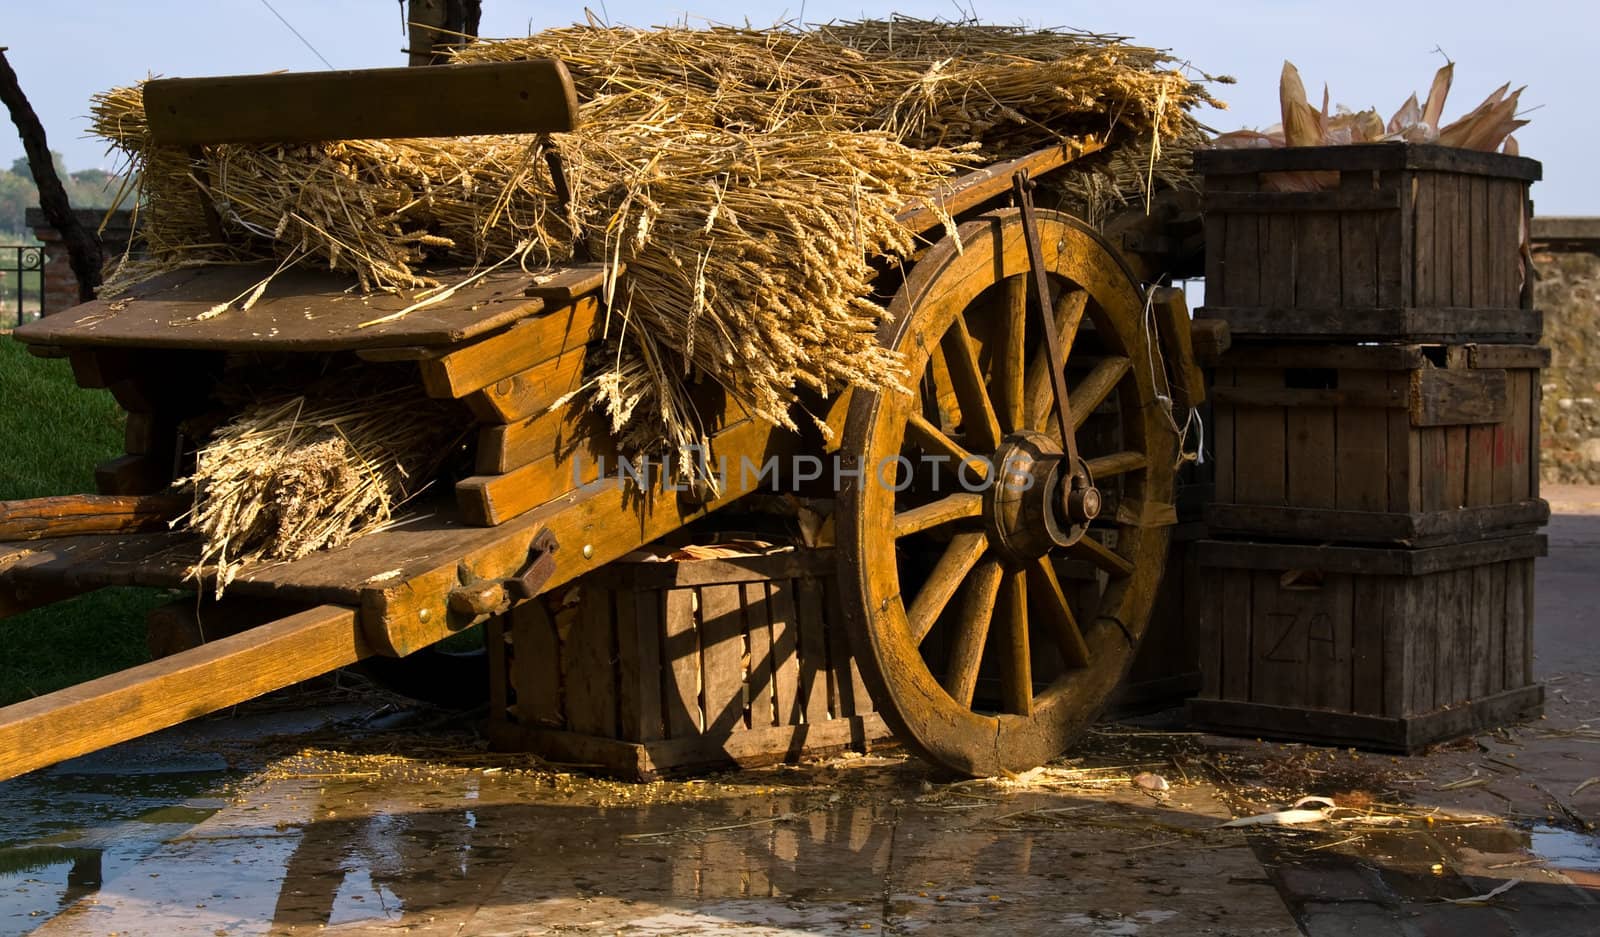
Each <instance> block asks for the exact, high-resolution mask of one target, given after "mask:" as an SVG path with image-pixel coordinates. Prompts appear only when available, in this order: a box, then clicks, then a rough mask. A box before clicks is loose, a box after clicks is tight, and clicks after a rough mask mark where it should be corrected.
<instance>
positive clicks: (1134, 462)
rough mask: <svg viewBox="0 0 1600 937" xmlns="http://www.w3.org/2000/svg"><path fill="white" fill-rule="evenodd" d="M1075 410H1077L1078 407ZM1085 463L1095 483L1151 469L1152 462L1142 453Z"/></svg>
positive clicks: (1130, 453) (1110, 456)
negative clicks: (1115, 476)
mask: <svg viewBox="0 0 1600 937" xmlns="http://www.w3.org/2000/svg"><path fill="white" fill-rule="evenodd" d="M1073 409H1074V410H1076V409H1077V407H1073ZM1084 462H1085V463H1087V464H1088V466H1089V474H1090V475H1092V476H1094V479H1095V481H1099V480H1100V479H1102V478H1110V477H1111V476H1112V475H1122V474H1124V473H1126V472H1137V471H1138V470H1140V469H1142V468H1149V467H1150V460H1149V459H1147V458H1145V455H1144V453H1142V452H1113V453H1111V454H1110V455H1101V456H1095V457H1094V458H1092V459H1085V460H1084Z"/></svg>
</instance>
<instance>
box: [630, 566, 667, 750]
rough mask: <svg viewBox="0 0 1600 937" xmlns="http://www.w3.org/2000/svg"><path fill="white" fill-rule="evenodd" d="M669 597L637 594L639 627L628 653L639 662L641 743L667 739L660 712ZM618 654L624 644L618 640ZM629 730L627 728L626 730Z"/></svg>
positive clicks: (651, 592) (658, 592) (656, 593)
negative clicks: (662, 652) (666, 610)
mask: <svg viewBox="0 0 1600 937" xmlns="http://www.w3.org/2000/svg"><path fill="white" fill-rule="evenodd" d="M665 596H666V593H665V592H664V591H661V590H654V589H652V590H645V591H640V592H638V593H636V597H635V599H634V603H633V608H634V614H635V616H636V624H635V626H634V629H633V631H632V632H630V634H629V639H630V640H629V641H628V642H627V643H628V645H630V646H631V647H630V649H629V653H630V655H631V656H633V657H635V658H637V660H638V672H639V710H638V729H637V731H638V735H637V736H636V737H637V738H638V739H639V740H640V741H645V742H649V741H653V740H655V739H660V738H666V735H667V732H666V724H665V721H664V717H663V714H662V711H661V700H662V679H661V677H662V673H663V666H662V659H661V644H662V641H661V637H662V624H661V620H662V615H663V614H664V612H665V604H666V598H665ZM618 644H619V650H620V649H621V645H622V641H621V640H620V639H619V641H618ZM624 728H626V726H625V727H624Z"/></svg>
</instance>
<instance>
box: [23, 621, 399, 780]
mask: <svg viewBox="0 0 1600 937" xmlns="http://www.w3.org/2000/svg"><path fill="white" fill-rule="evenodd" d="M371 653H372V652H371V650H370V649H369V648H368V646H367V642H366V640H365V639H364V638H363V637H362V634H361V629H360V627H359V625H358V624H357V621H356V613H355V610H354V609H349V608H344V607H342V606H337V605H322V606H318V607H316V608H313V609H310V610H308V611H304V612H301V613H299V614H297V615H291V616H289V617H288V618H283V619H280V620H278V621H275V622H272V623H271V624H267V625H262V626H261V627H259V628H252V629H251V630H249V631H246V632H243V633H241V634H237V635H234V636H232V637H228V638H223V639H222V640H220V641H213V642H211V643H209V644H203V645H201V646H200V647H197V648H194V649H193V650H189V651H184V652H182V653H179V654H174V655H173V656H171V657H167V658H163V659H162V660H158V661H152V662H150V663H148V664H141V665H140V666H138V667H131V668H129V669H127V670H124V671H122V672H120V673H115V674H112V675H110V676H108V677H101V678H100V679H98V680H90V681H89V682H88V683H80V684H78V685H77V686H74V687H69V688H67V689H65V690H59V691H57V692H55V693H50V694H47V695H45V696H40V697H36V698H34V699H31V700H27V701H25V702H21V703H17V704H16V705H13V706H7V707H6V708H4V709H0V781H4V780H6V779H8V778H14V777H16V776H18V775H20V774H26V773H27V772H29V771H33V770H36V769H38V768H43V767H46V766H48V765H53V764H56V763H57V762H60V761H65V760H66V759H68V758H75V757H77V756H78V755H83V754H86V753H88V752H92V751H97V750H99V749H102V748H105V747H107V746H109V745H115V744H116V743H118V742H124V741H127V740H128V739H132V738H138V737H139V736H141V735H146V734H148V733H151V732H154V731H156V730H158V729H165V728H167V727H168V726H173V725H177V724H178V723H180V722H184V721H186V720H189V719H193V718H195V717H196V716H203V715H206V714H207V713H213V712H216V711H217V710H219V709H224V708H226V707H228V706H233V705H236V704H238V703H242V702H244V701H245V700H248V699H253V698H255V697H257V696H260V695H261V694H263V693H268V692H271V691H273V690H277V689H282V688H283V687H286V686H290V685H291V684H295V683H299V682H300V681H302V680H307V679H310V678H311V677H316V676H320V675H322V674H325V673H328V672H329V671H331V670H334V669H336V668H339V667H343V666H346V665H347V664H353V663H355V662H356V661H359V660H361V659H362V658H364V657H368V656H370V655H371Z"/></svg>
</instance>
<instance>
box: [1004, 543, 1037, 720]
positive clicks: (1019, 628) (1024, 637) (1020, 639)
mask: <svg viewBox="0 0 1600 937" xmlns="http://www.w3.org/2000/svg"><path fill="white" fill-rule="evenodd" d="M1002 586H1003V589H1004V596H1003V600H1002V601H1001V603H1000V604H1001V606H1002V607H1003V608H1004V609H1005V619H1004V623H1003V627H1004V629H1005V630H1004V632H1003V635H1004V637H1003V639H1002V640H1003V641H1004V643H1003V644H1001V646H1000V705H1001V708H1003V709H1004V710H1005V711H1006V712H1008V713H1015V714H1017V715H1019V716H1031V715H1033V664H1032V660H1031V659H1030V657H1029V652H1028V580H1027V579H1026V578H1025V576H1024V574H1023V572H1022V571H1021V570H1011V571H1008V572H1007V573H1006V574H1005V581H1004V583H1002Z"/></svg>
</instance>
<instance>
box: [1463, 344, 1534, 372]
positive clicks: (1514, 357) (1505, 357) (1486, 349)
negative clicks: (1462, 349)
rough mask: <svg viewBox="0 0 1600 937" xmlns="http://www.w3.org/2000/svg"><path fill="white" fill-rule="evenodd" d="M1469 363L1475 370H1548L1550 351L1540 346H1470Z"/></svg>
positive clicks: (1468, 352) (1468, 350) (1468, 348)
mask: <svg viewBox="0 0 1600 937" xmlns="http://www.w3.org/2000/svg"><path fill="white" fill-rule="evenodd" d="M1467 362H1468V365H1469V366H1470V367H1474V368H1508V369H1510V368H1548V367H1549V366H1550V349H1548V348H1545V347H1543V346H1540V345H1469V346H1468V347H1467Z"/></svg>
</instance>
